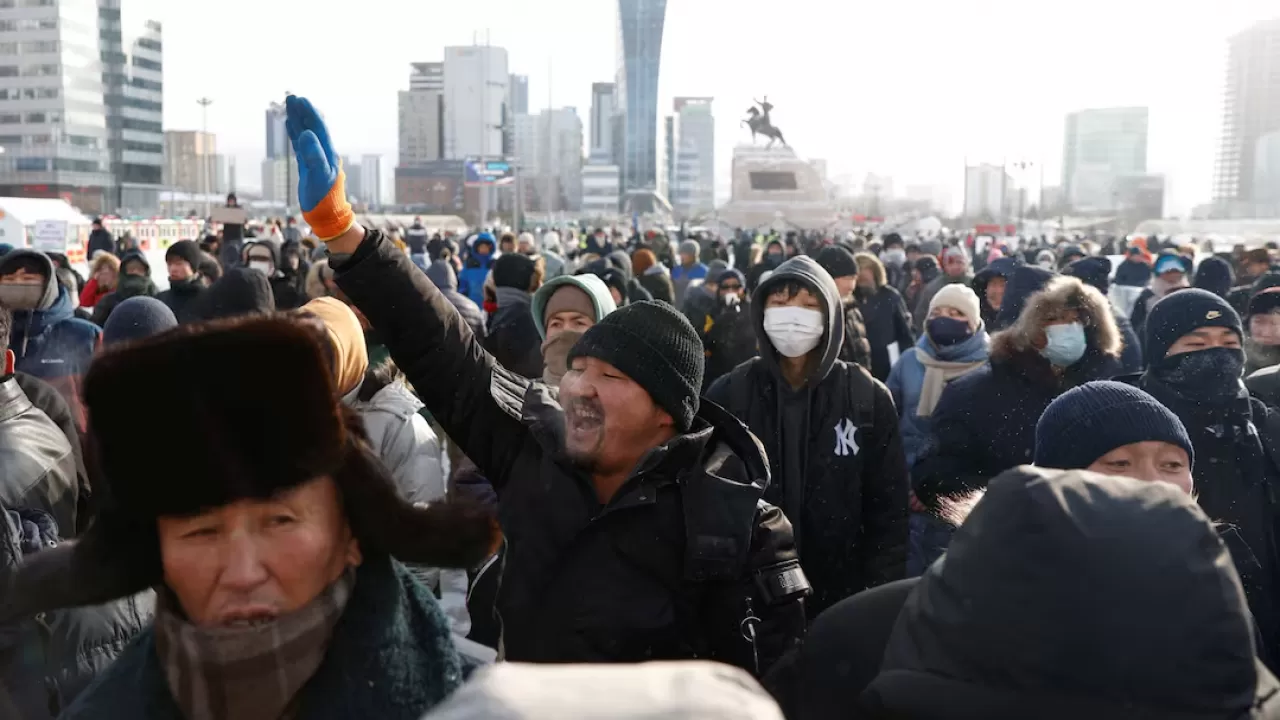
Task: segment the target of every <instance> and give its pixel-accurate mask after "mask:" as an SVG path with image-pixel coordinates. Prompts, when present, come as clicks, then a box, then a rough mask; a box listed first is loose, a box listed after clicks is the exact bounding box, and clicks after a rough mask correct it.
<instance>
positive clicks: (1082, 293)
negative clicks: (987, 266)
mask: <svg viewBox="0 0 1280 720" xmlns="http://www.w3.org/2000/svg"><path fill="white" fill-rule="evenodd" d="M1023 270H1029V271H1032V270H1035V268H1031V267H1024V268H1019V274H1020V273H1021V271H1023ZM1014 277H1015V278H1016V277H1018V274H1015V276H1014ZM1010 302H1011V300H1010V297H1009V295H1008V294H1007V291H1006V295H1005V301H1004V307H1008V306H1009V305H1010ZM1067 310H1075V311H1076V312H1077V313H1079V314H1080V322H1081V323H1083V324H1084V330H1085V336H1086V337H1087V338H1088V340H1089V347H1090V348H1091V349H1095V350H1097V351H1099V352H1101V353H1102V354H1104V355H1110V356H1111V357H1112V358H1117V359H1118V358H1119V357H1120V353H1121V350H1123V348H1124V342H1123V340H1122V339H1121V336H1120V330H1119V328H1117V327H1116V319H1115V315H1114V314H1112V312H1111V304H1110V303H1109V302H1108V301H1107V299H1106V297H1104V296H1103V295H1102V293H1100V292H1098V290H1097V289H1096V288H1094V287H1093V286H1091V285H1086V284H1084V283H1083V282H1081V281H1080V280H1078V279H1076V278H1073V277H1066V276H1058V277H1054V278H1052V279H1051V280H1049V282H1048V284H1046V285H1045V286H1044V289H1043V290H1039V291H1037V292H1035V293H1033V294H1031V295H1030V296H1028V297H1027V300H1026V308H1025V310H1023V311H1022V312H1021V313H1020V314H1019V315H1018V318H1017V322H1015V323H1013V325H1012V326H1010V327H1009V328H1008V329H1007V330H1004V331H1002V332H999V333H997V334H996V335H995V336H994V337H993V338H992V340H991V355H992V357H1004V358H1007V357H1010V356H1012V355H1015V354H1017V353H1022V352H1027V351H1029V350H1030V351H1034V350H1035V348H1033V347H1032V345H1031V342H1032V340H1034V339H1035V338H1036V336H1037V335H1038V334H1039V332H1040V331H1041V330H1042V329H1043V328H1044V326H1045V325H1046V324H1047V323H1048V322H1049V320H1050V319H1051V318H1053V317H1055V316H1057V315H1060V314H1061V313H1062V312H1064V311H1067ZM1001 316H1002V317H1003V316H1004V310H1003V308H1002V309H1001Z"/></svg>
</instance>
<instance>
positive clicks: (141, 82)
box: [129, 77, 164, 92]
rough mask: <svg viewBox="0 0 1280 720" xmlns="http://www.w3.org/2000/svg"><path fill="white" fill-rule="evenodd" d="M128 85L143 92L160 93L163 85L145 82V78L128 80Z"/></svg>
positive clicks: (150, 81)
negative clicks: (153, 91)
mask: <svg viewBox="0 0 1280 720" xmlns="http://www.w3.org/2000/svg"><path fill="white" fill-rule="evenodd" d="M129 84H130V85H132V86H134V87H138V88H142V89H143V90H155V91H156V92H162V91H163V90H164V85H163V84H162V83H158V82H156V81H154V80H147V79H145V78H137V77H135V78H129Z"/></svg>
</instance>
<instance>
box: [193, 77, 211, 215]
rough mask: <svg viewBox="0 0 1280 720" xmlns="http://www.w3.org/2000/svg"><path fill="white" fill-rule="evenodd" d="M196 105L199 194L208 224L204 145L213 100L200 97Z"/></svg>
mask: <svg viewBox="0 0 1280 720" xmlns="http://www.w3.org/2000/svg"><path fill="white" fill-rule="evenodd" d="M196 103H197V104H198V105H200V149H201V152H200V154H199V156H198V157H199V158H200V194H201V195H202V196H203V197H204V221H205V222H209V215H210V214H211V212H212V211H211V210H210V209H209V190H210V188H209V185H210V182H209V148H208V147H207V146H206V145H205V143H206V142H207V141H208V139H209V106H210V105H212V104H213V100H211V99H209V98H207V97H202V98H200V99H199V100H197V101H196Z"/></svg>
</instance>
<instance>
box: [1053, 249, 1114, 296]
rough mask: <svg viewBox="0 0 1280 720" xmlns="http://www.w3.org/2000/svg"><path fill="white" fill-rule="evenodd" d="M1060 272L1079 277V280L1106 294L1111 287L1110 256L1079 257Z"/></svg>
mask: <svg viewBox="0 0 1280 720" xmlns="http://www.w3.org/2000/svg"><path fill="white" fill-rule="evenodd" d="M1062 274H1063V275H1069V276H1071V277H1073V278H1079V279H1080V282H1082V283H1085V284H1086V285H1092V286H1094V287H1095V288H1097V289H1098V292H1100V293H1102V294H1103V295H1106V294H1107V291H1108V290H1110V289H1111V258H1108V257H1086V258H1081V259H1080V260H1076V261H1075V262H1073V263H1071V264H1070V265H1067V266H1066V267H1065V268H1063V270H1062Z"/></svg>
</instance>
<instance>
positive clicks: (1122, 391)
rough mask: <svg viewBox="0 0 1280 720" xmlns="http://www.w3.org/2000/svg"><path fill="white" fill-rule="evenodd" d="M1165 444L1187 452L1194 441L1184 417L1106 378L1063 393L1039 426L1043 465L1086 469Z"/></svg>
mask: <svg viewBox="0 0 1280 720" xmlns="http://www.w3.org/2000/svg"><path fill="white" fill-rule="evenodd" d="M1140 442H1163V443H1169V444H1170V445H1177V446H1178V447H1180V448H1182V449H1183V450H1186V451H1187V458H1188V459H1190V460H1192V461H1194V460H1195V451H1194V450H1193V449H1192V447H1191V437H1190V436H1189V435H1187V429H1186V427H1185V426H1183V424H1182V421H1181V420H1179V419H1178V416H1177V415H1175V414H1174V413H1173V411H1171V410H1169V408H1167V407H1165V406H1164V405H1161V404H1160V401H1158V400H1156V399H1155V398H1153V397H1151V396H1150V395H1148V394H1147V393H1145V392H1143V391H1142V390H1139V389H1138V388H1136V387H1133V386H1132V385H1126V384H1124V383H1119V382H1112V381H1110V380H1101V381H1097V382H1090V383H1085V384H1084V385H1081V386H1079V387H1075V388H1072V389H1070V390H1068V391H1067V392H1064V393H1062V394H1061V395H1059V396H1058V397H1057V399H1055V400H1054V401H1053V402H1051V403H1049V407H1047V408H1045V410H1044V414H1042V415H1041V416H1040V421H1039V422H1038V423H1036V452H1035V464H1036V466H1037V467H1043V468H1055V469H1059V470H1082V469H1084V468H1087V467H1089V466H1090V465H1092V464H1093V463H1094V462H1095V461H1096V460H1097V459H1098V458H1100V457H1102V456H1103V455H1106V454H1107V453H1109V452H1111V451H1112V450H1115V449H1116V448H1118V447H1123V446H1125V445H1132V444H1133V443H1140Z"/></svg>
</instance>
